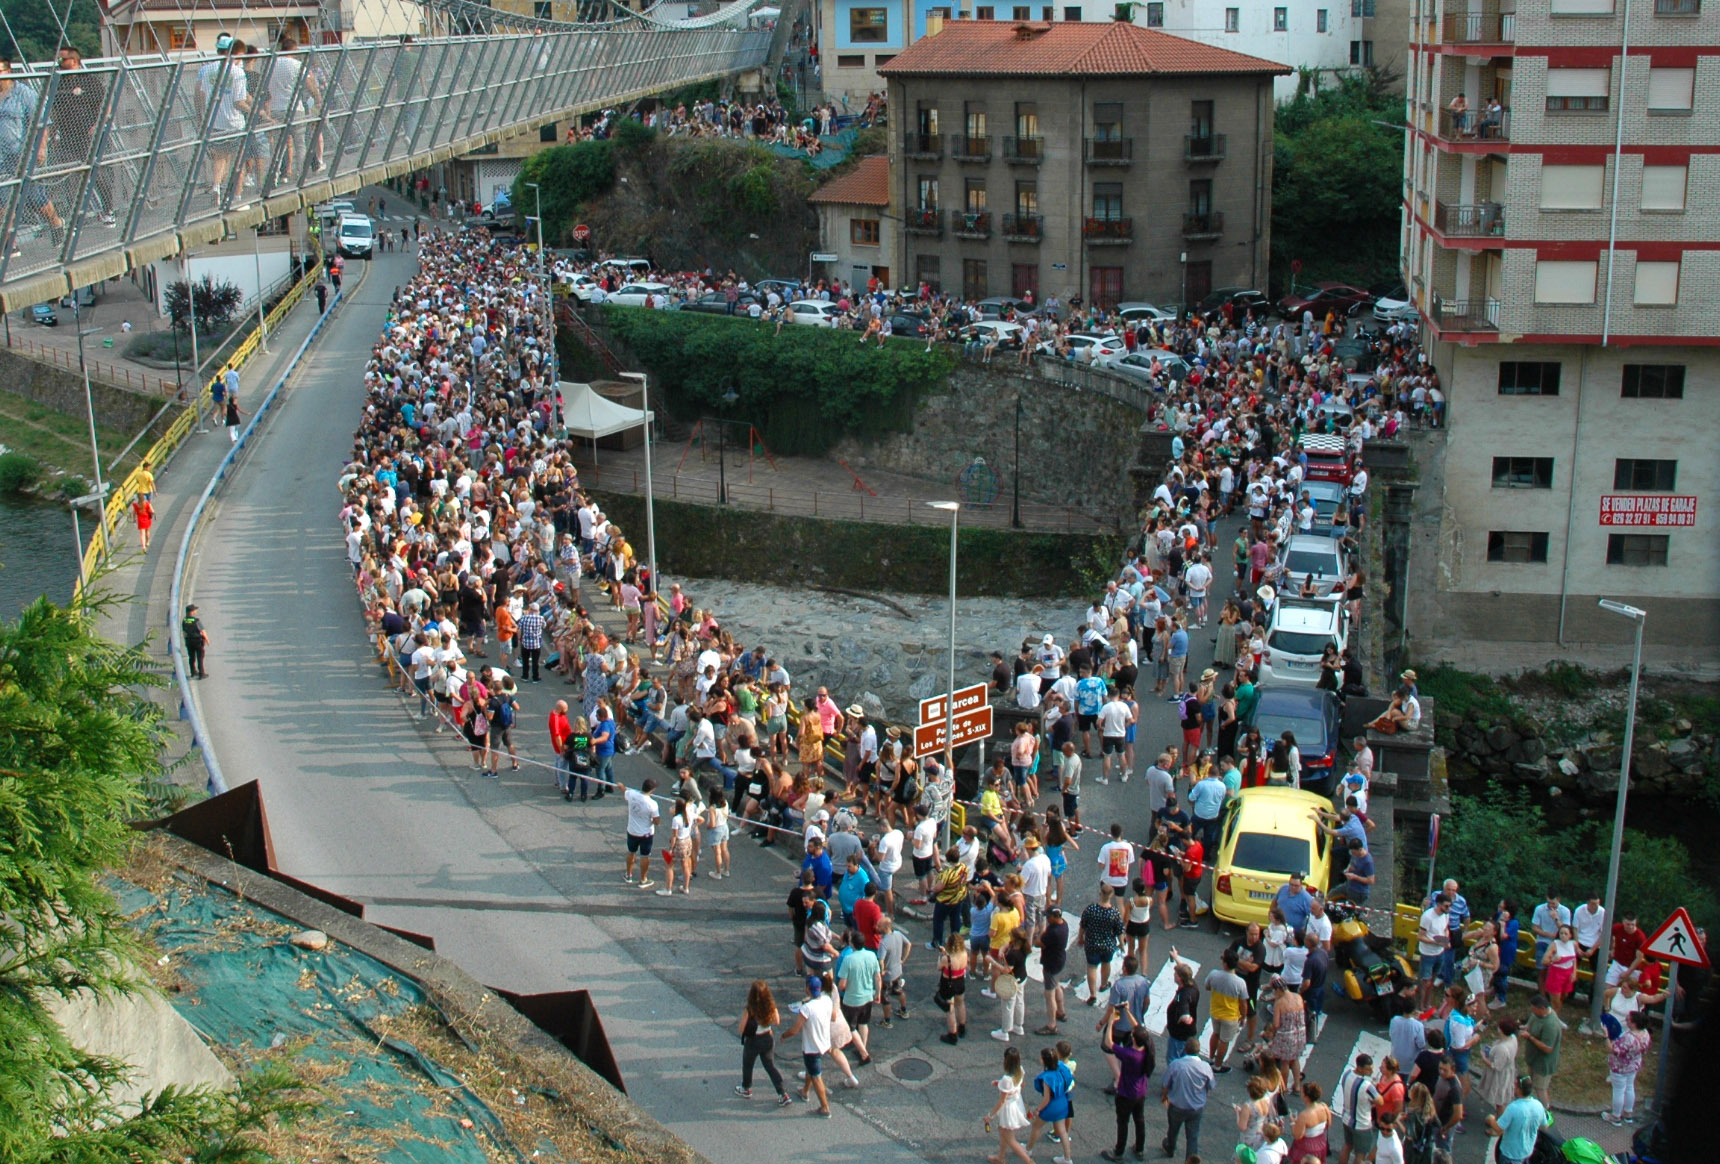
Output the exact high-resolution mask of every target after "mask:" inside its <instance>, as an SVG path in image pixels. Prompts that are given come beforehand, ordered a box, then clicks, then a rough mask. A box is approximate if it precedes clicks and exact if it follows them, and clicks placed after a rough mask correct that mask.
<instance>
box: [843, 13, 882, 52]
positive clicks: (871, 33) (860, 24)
mask: <svg viewBox="0 0 1720 1164" xmlns="http://www.w3.org/2000/svg"><path fill="white" fill-rule="evenodd" d="M848 39H849V41H850V42H851V43H853V44H875V43H878V42H880V41H886V40H889V39H890V10H889V9H888V8H850V9H849V10H848Z"/></svg>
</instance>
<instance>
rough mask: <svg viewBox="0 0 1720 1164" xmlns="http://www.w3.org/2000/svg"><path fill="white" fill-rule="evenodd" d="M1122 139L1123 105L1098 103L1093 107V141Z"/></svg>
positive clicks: (1117, 102) (1119, 103) (1116, 102)
mask: <svg viewBox="0 0 1720 1164" xmlns="http://www.w3.org/2000/svg"><path fill="white" fill-rule="evenodd" d="M1122 139H1123V103H1122V102H1121V101H1099V102H1096V103H1095V104H1094V105H1093V140H1094V141H1121V140H1122Z"/></svg>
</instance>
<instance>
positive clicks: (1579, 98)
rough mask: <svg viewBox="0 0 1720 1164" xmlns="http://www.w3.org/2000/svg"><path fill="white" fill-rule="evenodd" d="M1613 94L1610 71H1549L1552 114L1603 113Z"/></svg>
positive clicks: (1550, 110)
mask: <svg viewBox="0 0 1720 1164" xmlns="http://www.w3.org/2000/svg"><path fill="white" fill-rule="evenodd" d="M1611 92H1612V70H1611V69H1548V70H1547V109H1548V111H1549V112H1554V113H1558V112H1566V111H1576V110H1604V109H1605V108H1606V107H1607V95H1608V94H1609V93H1611Z"/></svg>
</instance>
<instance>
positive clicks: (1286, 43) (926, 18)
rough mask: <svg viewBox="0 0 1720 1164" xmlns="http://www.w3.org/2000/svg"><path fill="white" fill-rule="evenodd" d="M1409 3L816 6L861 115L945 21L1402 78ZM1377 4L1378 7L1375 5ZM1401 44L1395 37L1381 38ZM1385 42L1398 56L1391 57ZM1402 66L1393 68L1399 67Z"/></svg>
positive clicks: (849, 0) (838, 81)
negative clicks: (1135, 39)
mask: <svg viewBox="0 0 1720 1164" xmlns="http://www.w3.org/2000/svg"><path fill="white" fill-rule="evenodd" d="M1409 3H1410V0H1286V2H1285V3H1283V4H1266V5H1264V6H1262V5H1247V4H1242V3H1240V0H1139V2H1133V3H1124V4H1116V3H1101V2H1099V0H1083V2H1082V3H1077V4H1071V3H1067V2H1062V3H1057V4H1044V3H1034V4H1010V3H1001V4H978V3H975V2H974V0H817V2H816V3H815V5H814V12H815V14H816V20H817V26H816V32H817V37H818V45H819V51H820V53H821V55H822V77H823V86H824V92H825V93H826V94H828V95H829V96H830V97H832V98H834V99H835V100H836V101H837V102H838V103H841V102H843V101H844V100H845V101H846V102H847V103H848V105H849V107H850V108H854V109H858V108H859V107H860V106H863V105H864V104H865V102H866V97H867V95H868V94H871V93H876V92H878V91H879V90H881V89H883V88H884V82H883V80H882V79H881V75H880V74H879V72H878V70H879V68H881V67H882V66H884V65H886V64H888V63H889V62H890V61H891V60H893V59H894V58H895V56H896V54H897V53H900V52H901V51H902V50H903V49H905V48H907V47H908V46H909V45H911V44H914V43H915V42H917V41H919V40H920V39H921V38H923V37H925V36H928V35H931V34H932V33H935V32H937V31H938V30H939V29H941V28H943V27H944V26H945V25H946V24H949V23H954V22H959V21H965V20H998V21H1005V22H1008V23H1011V24H1014V23H1020V22H1026V21H1037V22H1040V23H1046V24H1049V23H1063V22H1087V23H1092V24H1112V23H1115V22H1117V20H1118V19H1119V18H1120V17H1121V18H1124V19H1126V20H1127V21H1130V22H1133V23H1134V24H1135V25H1137V26H1138V27H1141V28H1151V29H1156V30H1158V31H1161V32H1168V33H1170V34H1172V35H1173V36H1180V37H1184V38H1186V39H1189V40H1197V41H1200V42H1201V43H1203V44H1209V45H1212V46H1213V47H1214V48H1225V49H1231V50H1233V51H1235V52H1241V53H1247V54H1249V55H1251V56H1257V57H1264V58H1266V59H1267V60H1273V61H1283V62H1284V63H1286V64H1288V65H1290V66H1292V67H1293V68H1296V69H1304V70H1308V71H1311V72H1313V73H1315V74H1318V75H1320V76H1322V77H1329V76H1332V75H1335V74H1338V73H1342V72H1346V71H1348V70H1350V69H1352V68H1355V67H1359V66H1363V65H1372V64H1375V63H1376V62H1377V63H1379V64H1381V65H1387V66H1389V67H1392V68H1393V69H1394V70H1395V71H1397V72H1399V73H1400V74H1401V71H1402V63H1403V62H1402V58H1403V48H1402V46H1403V44H1404V43H1405V41H1406V40H1407V38H1406V37H1403V36H1402V35H1401V34H1402V33H1403V32H1404V31H1405V30H1406V29H1407V27H1408V18H1407V12H1408V4H1409ZM1376 5H1377V7H1376ZM1394 36H1395V37H1398V39H1397V40H1385V39H1381V38H1386V37H1394ZM1388 45H1395V46H1396V47H1395V50H1393V51H1388V50H1387V46H1388ZM1394 62H1395V63H1394ZM1297 83H1298V79H1297V77H1296V76H1294V75H1293V74H1291V73H1286V74H1284V75H1282V76H1280V77H1279V78H1278V80H1277V84H1276V94H1275V95H1276V96H1277V98H1278V99H1279V100H1281V101H1282V100H1284V99H1286V98H1288V97H1290V96H1291V95H1293V94H1294V93H1295V91H1296V86H1297Z"/></svg>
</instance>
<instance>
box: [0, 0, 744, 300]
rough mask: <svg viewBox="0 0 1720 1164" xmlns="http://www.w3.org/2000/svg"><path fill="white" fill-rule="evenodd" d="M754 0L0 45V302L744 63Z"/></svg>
mask: <svg viewBox="0 0 1720 1164" xmlns="http://www.w3.org/2000/svg"><path fill="white" fill-rule="evenodd" d="M139 2H145V0H139ZM382 2H383V3H385V4H392V3H395V0H382ZM761 2H762V0H737V2H735V3H731V4H729V5H727V6H725V7H722V8H720V9H718V10H717V11H716V12H713V13H711V14H709V15H706V16H702V17H696V18H692V19H684V20H669V19H663V18H661V17H659V16H657V15H656V14H655V13H654V12H653V11H652V10H647V11H644V12H633V11H630V10H628V9H626V8H624V7H621V6H619V5H617V4H615V3H614V2H613V0H579V2H578V5H577V9H576V10H575V11H573V12H572V13H571V14H573V15H576V16H578V17H579V20H578V21H577V22H569V21H557V20H549V19H539V18H537V17H533V16H525V15H520V14H516V13H511V12H507V11H503V10H501V9H497V8H492V7H489V6H488V5H486V4H482V3H477V2H474V0H423V2H422V3H418V4H406V5H403V7H405V8H407V9H410V10H412V11H411V17H410V22H409V26H410V27H415V28H416V29H418V30H419V32H418V33H414V34H408V35H396V36H390V37H388V38H387V39H376V40H371V41H360V40H353V41H347V42H344V43H338V44H322V45H309V46H305V47H302V48H294V49H293V51H281V50H280V47H279V45H278V44H271V45H269V46H266V51H260V52H258V53H256V54H255V55H247V56H240V55H238V54H237V53H235V52H224V51H202V52H180V53H157V54H150V55H138V54H131V55H126V56H119V57H113V58H105V59H101V60H91V61H87V62H85V61H80V60H71V61H67V60H64V59H62V60H61V61H59V62H56V63H54V64H47V65H37V66H26V65H22V64H18V63H14V64H12V65H11V71H10V72H9V73H0V240H3V241H0V307H3V308H4V309H5V310H13V309H16V308H20V307H25V306H28V305H30V304H34V303H41V302H45V301H48V300H51V299H55V298H58V297H59V296H61V295H65V294H68V293H69V292H70V291H71V290H72V289H74V288H77V287H82V286H86V285H88V284H91V283H94V282H97V281H99V280H102V279H106V278H110V277H112V276H115V275H119V274H122V273H124V272H125V271H127V270H130V269H132V268H134V267H137V266H140V265H142V264H146V263H150V262H153V261H155V260H157V259H162V258H167V257H170V256H173V255H176V254H179V253H181V252H183V251H185V250H186V249H188V248H192V247H196V246H199V245H202V244H204V243H207V242H211V241H215V240H218V239H220V238H222V237H225V236H227V235H229V234H231V233H234V232H237V231H239V230H243V229H247V228H250V227H253V226H256V225H258V224H260V223H262V222H265V221H267V220H269V219H272V218H278V217H280V216H282V215H286V214H291V213H293V212H294V211H297V210H299V209H301V208H303V207H306V206H310V205H312V204H314V203H317V202H320V201H323V200H325V199H328V198H331V197H334V196H338V195H341V194H345V193H348V192H350V191H353V190H356V189H358V187H360V186H361V185H363V184H365V183H368V182H377V181H381V180H384V179H388V178H393V177H397V176H399V175H401V174H404V173H407V172H410V171H413V170H417V169H421V168H424V167H426V166H428V165H432V164H434V163H436V162H441V161H446V160H448V159H451V158H454V157H457V156H459V155H462V154H466V153H469V152H471V151H473V150H476V149H480V148H482V147H484V146H488V145H491V144H494V143H496V142H499V141H501V140H502V139H503V138H506V137H511V136H513V135H515V134H518V133H520V132H523V131H525V130H528V129H530V128H531V127H533V126H537V125H542V124H544V123H546V122H550V121H554V120H559V119H563V118H567V117H569V116H573V115H576V114H579V113H584V112H590V111H593V110H597V109H602V108H605V107H609V106H615V105H622V104H624V103H626V102H630V101H633V100H636V99H639V98H642V97H647V96H650V95H653V94H658V93H663V92H666V91H669V90H673V89H675V88H678V87H680V86H684V85H690V84H694V83H697V82H700V81H706V80H711V79H714V78H722V77H729V76H733V75H735V74H739V73H743V72H746V71H748V70H751V69H756V68H759V67H761V66H763V65H764V64H765V63H766V62H767V60H768V59H769V57H770V54H771V52H772V49H773V44H772V40H773V32H772V30H770V29H767V28H754V27H749V25H750V23H751V22H750V21H749V20H748V15H749V14H750V13H751V12H752V11H753V10H754V9H755V8H756V7H758V6H759V4H760V3H761ZM204 6H205V7H206V6H207V5H204ZM566 7H571V6H566ZM536 8H537V10H538V11H548V10H549V8H550V6H548V5H538V6H536ZM238 11H239V10H238V9H237V8H235V9H234V14H235V15H237V14H238ZM56 18H58V12H57V10H56ZM204 19H207V17H204ZM63 28H64V24H63V22H62V29H63ZM7 32H8V33H9V32H10V30H9V28H8V29H7ZM62 43H63V42H62ZM14 45H16V41H15V40H14ZM258 47H259V48H260V49H261V48H264V47H265V46H258ZM68 65H70V66H71V67H67V66H68Z"/></svg>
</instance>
